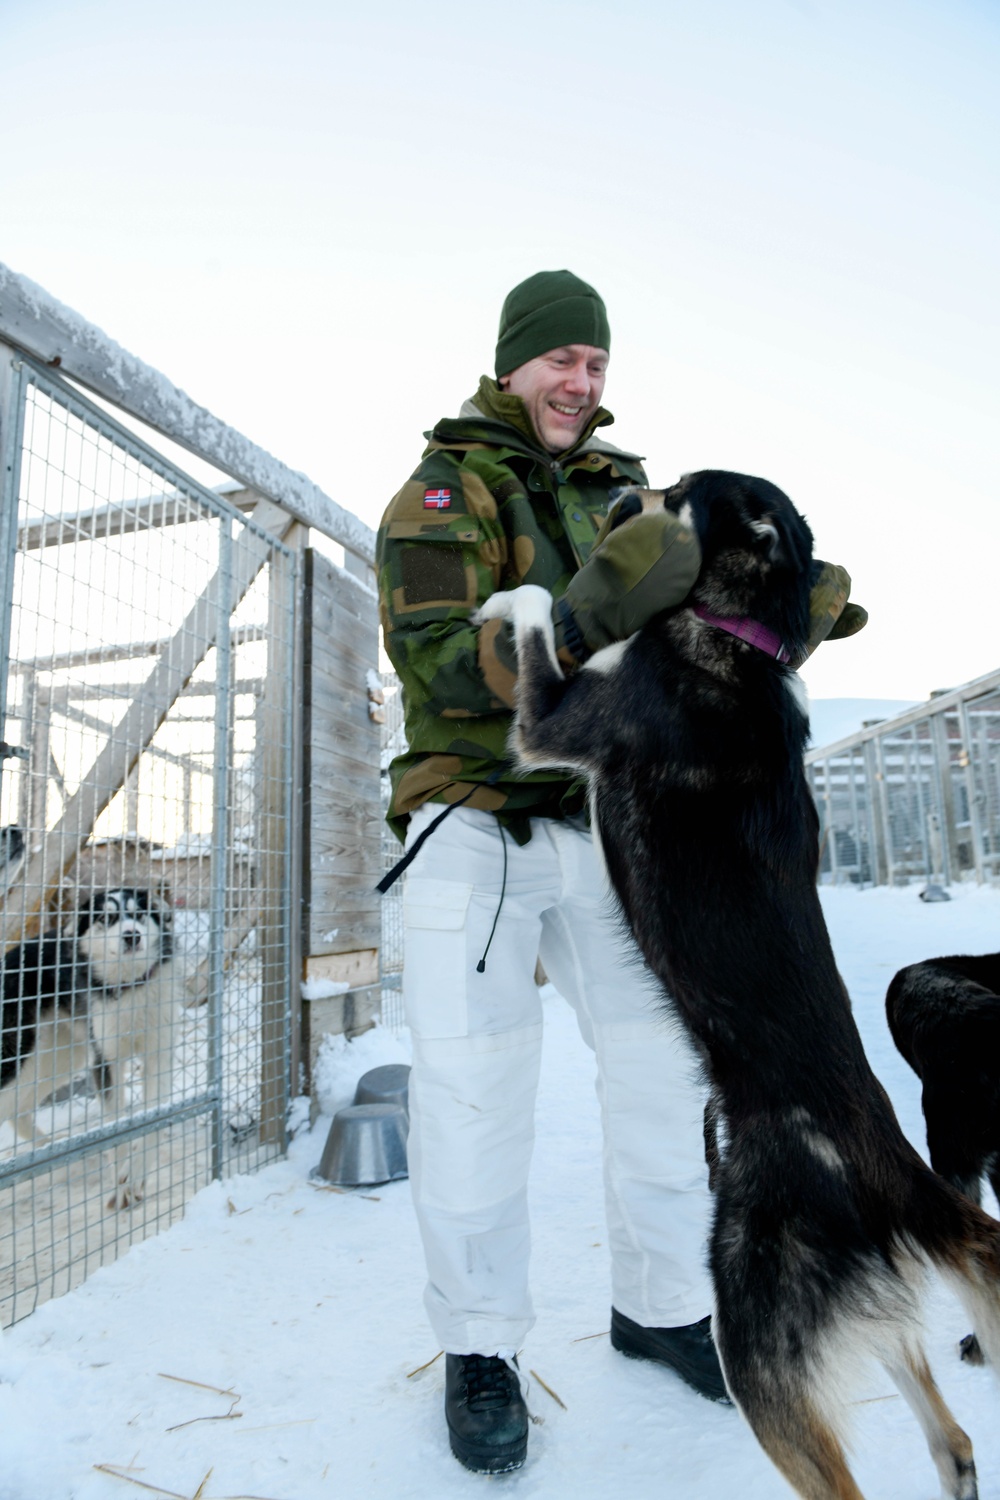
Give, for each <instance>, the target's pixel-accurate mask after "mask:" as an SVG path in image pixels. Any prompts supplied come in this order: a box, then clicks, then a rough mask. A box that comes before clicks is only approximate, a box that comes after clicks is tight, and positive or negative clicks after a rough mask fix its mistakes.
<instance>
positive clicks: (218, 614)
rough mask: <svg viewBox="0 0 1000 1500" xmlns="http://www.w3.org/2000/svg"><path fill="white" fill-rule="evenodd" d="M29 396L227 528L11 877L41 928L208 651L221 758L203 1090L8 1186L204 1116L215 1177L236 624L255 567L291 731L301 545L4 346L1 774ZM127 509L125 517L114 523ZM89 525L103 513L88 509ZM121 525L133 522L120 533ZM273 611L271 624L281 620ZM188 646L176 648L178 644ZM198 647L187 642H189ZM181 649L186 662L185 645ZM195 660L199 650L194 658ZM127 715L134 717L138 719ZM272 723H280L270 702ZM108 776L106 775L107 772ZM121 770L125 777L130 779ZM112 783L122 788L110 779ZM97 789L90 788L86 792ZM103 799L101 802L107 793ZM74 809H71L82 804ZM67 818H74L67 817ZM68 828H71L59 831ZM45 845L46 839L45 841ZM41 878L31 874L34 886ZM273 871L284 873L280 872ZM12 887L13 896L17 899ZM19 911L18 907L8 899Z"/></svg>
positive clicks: (277, 1021)
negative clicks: (69, 872) (78, 777)
mask: <svg viewBox="0 0 1000 1500" xmlns="http://www.w3.org/2000/svg"><path fill="white" fill-rule="evenodd" d="M32 388H35V389H37V390H38V391H40V392H41V393H43V394H44V395H45V396H46V397H47V398H48V400H49V401H51V402H53V403H55V404H56V405H57V406H59V407H61V408H63V409H64V411H65V412H66V413H68V414H69V415H70V416H72V417H75V418H76V419H77V420H78V421H79V422H80V423H81V424H83V426H84V427H85V428H87V429H90V430H92V431H94V432H96V433H97V434H98V435H99V436H100V437H102V438H104V439H105V440H106V441H107V442H109V443H111V444H113V445H114V448H115V449H117V450H122V451H123V452H124V453H125V454H127V455H128V456H129V457H131V458H133V459H134V460H136V461H137V462H138V463H140V464H142V465H143V466H144V467H145V468H146V469H148V470H150V471H152V472H153V473H154V474H156V475H157V476H158V477H162V478H163V480H164V481H165V482H166V484H167V485H168V486H169V487H170V488H171V489H172V490H173V491H175V492H178V493H179V494H180V495H181V496H182V497H183V498H184V499H185V500H186V501H188V502H189V503H191V504H192V505H193V506H194V507H197V508H198V512H199V513H200V514H201V515H202V516H204V517H205V518H210V517H212V518H215V519H217V520H218V521H219V522H220V525H219V528H218V535H219V555H218V561H217V567H216V568H215V571H214V574H213V575H212V579H211V582H210V584H209V586H208V588H207V589H206V590H205V591H204V592H203V593H202V595H201V597H200V599H199V600H198V601H197V603H196V605H195V607H194V609H193V610H191V611H190V612H189V614H188V616H187V617H186V618H185V622H184V623H183V624H182V625H181V627H180V629H179V630H178V632H177V634H176V635H175V637H174V638H173V640H172V641H171V642H170V643H169V645H168V646H167V648H166V649H165V651H164V652H162V653H161V655H160V657H159V658H158V660H157V662H156V664H155V665H154V667H153V669H152V671H151V672H150V674H149V677H148V679H147V682H146V684H145V686H146V687H147V688H148V687H149V686H150V685H151V684H154V685H155V689H156V691H154V692H153V693H151V694H150V695H149V696H150V698H151V699H152V702H151V703H150V702H149V701H146V702H143V698H144V697H145V695H144V694H140V695H138V696H137V697H136V698H134V699H133V700H132V703H131V705H130V707H129V709H128V710H127V711H126V714H125V717H124V719H123V720H122V725H124V724H129V728H128V729H126V730H124V731H123V730H122V727H121V725H118V726H116V727H115V728H114V729H113V730H112V731H111V732H110V734H109V737H108V741H107V743H106V744H105V746H104V748H103V749H102V750H101V751H100V752H99V753H98V756H97V760H96V761H95V762H94V763H93V765H92V766H91V767H90V769H89V771H86V772H85V774H84V780H83V783H82V784H81V786H80V787H79V788H78V790H77V792H76V793H74V794H73V796H72V797H71V798H70V800H69V802H68V803H67V804H66V805H65V806H64V808H63V810H62V813H61V815H60V818H59V820H58V822H57V824H56V825H55V827H54V829H52V830H49V833H50V834H51V835H52V844H53V846H54V847H55V850H56V853H55V856H53V855H51V854H49V855H47V854H46V852H45V851H44V850H43V852H42V854H41V855H36V856H34V857H31V856H30V855H29V856H28V857H26V858H25V861H24V864H23V866H22V868H21V870H20V872H19V874H18V876H17V877H15V881H14V882H13V884H12V886H11V891H16V890H17V888H18V887H20V888H21V889H22V890H23V889H28V890H32V889H37V892H38V897H37V902H38V910H39V913H40V918H41V920H44V914H45V910H46V904H47V897H48V895H49V893H50V891H51V890H52V888H53V887H54V885H55V884H57V883H58V880H59V878H60V877H61V875H62V873H63V871H64V870H65V869H66V868H67V867H68V865H69V864H70V863H71V862H72V860H73V859H75V857H76V855H77V853H78V851H79V849H80V847H82V843H83V841H84V840H85V839H86V837H87V836H88V835H89V833H90V831H91V829H92V827H93V824H94V821H95V819H96V817H97V816H99V815H100V813H101V811H102V810H103V808H104V807H105V806H107V804H108V802H110V800H111V798H112V796H113V795H114V790H110V791H109V788H110V787H120V786H121V785H123V784H124V781H125V779H126V777H127V775H128V773H129V771H130V770H131V768H132V766H133V765H134V764H135V763H137V762H138V760H139V758H140V756H141V755H142V753H143V751H144V749H145V748H146V746H147V745H148V744H149V741H150V740H151V739H152V736H153V734H154V733H155V732H156V730H157V728H158V727H159V724H160V723H162V721H163V719H164V718H165V717H166V715H167V714H168V712H169V710H170V708H171V707H172V705H173V703H174V702H176V699H177V695H178V693H179V692H180V690H181V689H182V687H183V686H184V683H185V682H186V681H187V678H188V677H189V676H190V672H191V671H193V670H194V668H195V667H196V666H197V664H198V662H199V661H200V660H202V659H203V658H204V656H205V655H206V654H207V653H208V651H210V650H211V649H212V648H213V647H214V648H215V650H216V653H217V655H216V692H215V710H214V748H215V756H214V764H213V768H212V777H213V788H214V792H213V817H212V833H211V858H210V870H211V875H210V882H211V896H210V909H209V939H208V962H207V968H208V1006H209V1010H208V1014H209V1018H210V1019H209V1026H208V1036H209V1043H208V1046H209V1063H208V1072H207V1081H206V1087H205V1088H204V1090H203V1091H202V1092H200V1093H198V1094H197V1095H196V1096H194V1097H187V1098H185V1099H183V1100H182V1101H180V1102H178V1103H168V1104H165V1105H161V1106H159V1107H157V1108H153V1109H149V1110H144V1111H143V1112H142V1114H141V1116H139V1117H138V1118H133V1119H129V1118H119V1119H117V1120H112V1121H109V1122H107V1123H104V1122H102V1123H101V1124H100V1125H98V1126H96V1127H91V1128H87V1129H84V1130H80V1131H78V1132H76V1133H74V1134H71V1135H70V1136H68V1137H66V1138H60V1139H56V1140H54V1141H52V1142H50V1143H47V1144H44V1145H39V1146H35V1147H33V1149H30V1150H27V1151H18V1152H16V1153H15V1155H14V1157H13V1158H12V1159H11V1160H9V1161H2V1162H0V1185H13V1184H15V1183H17V1182H21V1181H28V1180H30V1179H33V1178H35V1177H37V1176H38V1175H39V1174H41V1173H44V1172H48V1171H50V1170H51V1169H52V1168H53V1167H54V1166H56V1165H66V1164H69V1163H72V1162H74V1161H76V1160H78V1159H80V1158H82V1157H85V1156H89V1155H92V1154H96V1153H99V1152H101V1151H103V1150H105V1149H106V1148H107V1147H108V1146H109V1145H112V1144H114V1145H116V1146H118V1145H123V1144H125V1143H128V1142H131V1141H134V1140H137V1139H138V1138H140V1137H143V1136H153V1135H154V1134H156V1133H158V1132H160V1131H161V1130H163V1129H164V1128H166V1127H167V1126H173V1125H177V1124H180V1123H182V1122H184V1121H188V1120H193V1119H196V1118H205V1117H207V1118H208V1120H209V1122H210V1138H211V1146H210V1159H211V1173H212V1176H213V1177H215V1178H218V1177H220V1176H221V1175H222V1174H223V1171H224V1169H225V1166H226V1150H225V1140H224V1119H223V1053H222V1019H223V1011H222V1007H223V986H224V969H225V956H226V955H225V904H226V894H227V847H228V843H229V839H228V832H229V830H228V813H229V810H228V805H227V795H226V793H227V786H226V769H227V759H228V736H229V732H230V717H231V710H232V696H233V694H232V682H231V671H230V665H231V661H230V657H231V651H232V645H231V630H230V620H231V616H232V614H233V612H234V610H235V609H236V607H237V606H238V604H239V602H240V600H241V599H242V597H243V595H244V594H245V592H246V591H247V589H248V588H249V586H250V584H251V583H252V582H253V580H254V578H255V577H256V576H257V574H258V573H259V571H260V568H261V567H263V566H265V565H267V566H268V567H269V570H270V576H269V608H270V609H271V611H274V610H275V609H276V608H281V609H284V611H285V612H286V618H287V619H288V620H290V622H291V623H290V625H289V627H288V629H287V633H286V634H285V637H284V640H283V643H281V649H280V652H279V656H280V659H278V660H274V661H273V662H272V661H271V660H270V653H271V652H272V651H274V650H275V649H277V645H278V643H277V642H276V639H275V637H274V636H269V639H268V651H269V661H268V674H267V676H268V681H273V682H275V683H278V684H281V685H283V687H284V698H285V701H284V702H283V704H282V705H281V707H280V710H279V714H280V718H281V719H282V720H283V722H284V723H285V724H291V723H292V722H293V720H294V714H293V712H292V695H293V689H294V682H295V653H296V639H297V630H298V613H299V592H300V589H299V584H300V578H299V573H300V563H299V555H298V553H297V551H295V550H293V549H292V548H290V547H288V546H286V545H285V543H284V542H283V541H282V539H281V534H280V532H279V531H272V530H269V529H268V527H267V525H265V524H259V522H258V520H257V519H256V517H257V516H258V515H261V516H262V518H263V519H265V520H270V521H273V522H275V523H276V524H277V525H278V526H279V527H280V528H283V529H284V530H287V529H288V526H289V525H291V524H293V518H292V517H291V516H289V515H288V514H287V513H286V512H284V511H283V510H282V509H281V508H280V507H279V506H278V505H276V504H275V503H274V502H271V501H268V500H265V499H261V501H260V504H259V505H258V507H257V509H256V510H255V511H254V513H253V515H251V516H249V517H248V516H246V515H244V514H243V513H242V512H241V511H240V510H239V509H237V508H236V507H235V506H233V505H231V504H230V503H229V502H228V501H227V500H226V499H225V498H223V497H222V496H220V495H218V494H215V493H213V492H212V491H211V490H208V489H206V488H205V487H204V486H202V485H200V484H199V483H198V482H197V481H196V480H194V479H192V478H191V477H190V476H188V475H187V474H185V473H184V472H183V471H182V470H180V469H179V468H178V467H177V466H176V464H174V463H173V462H172V461H170V460H167V459H166V458H164V457H163V456H162V455H161V454H159V453H157V452H156V450H155V448H153V447H151V446H150V445H149V444H147V443H145V442H143V441H142V440H141V439H140V438H138V437H137V436H135V434H133V433H131V432H129V431H128V430H126V429H125V428H124V427H123V426H121V425H120V424H119V423H117V422H116V421H114V419H113V418H111V417H109V416H108V415H107V414H106V413H105V412H103V411H101V410H100V409H99V408H98V407H97V406H96V405H94V404H93V403H92V402H91V401H89V400H87V398H86V397H85V396H83V395H81V393H80V392H79V391H78V390H76V389H75V388H74V387H72V386H70V385H68V384H67V383H66V382H65V381H64V380H62V379H61V378H60V377H59V376H57V375H54V374H53V373H52V372H51V371H50V370H47V369H45V367H44V366H42V365H41V364H39V363H38V362H37V361H36V360H34V359H32V358H30V357H29V356H27V355H25V354H23V353H20V352H19V351H16V350H14V349H11V348H9V347H8V346H7V345H6V344H5V343H3V342H0V757H2V758H0V774H2V770H3V766H4V765H5V763H6V759H7V758H8V757H10V756H14V755H24V754H25V753H26V752H25V750H24V748H23V747H10V746H8V744H7V741H6V736H5V733H4V729H5V725H6V710H7V687H8V674H9V668H10V633H11V618H12V611H13V607H14V576H15V574H14V565H15V558H16V554H17V550H18V536H19V515H18V512H19V504H20V478H21V462H22V451H23V442H24V425H25V410H26V405H27V400H28V395H29V391H30V390H31V389H32ZM120 515H121V512H119V518H120ZM92 521H93V525H94V527H95V530H94V535H97V534H99V533H98V532H97V531H96V527H97V525H98V524H99V522H98V513H97V512H96V511H95V512H94V513H92ZM126 529H127V527H126ZM195 616H197V619H198V623H199V625H200V627H201V630H200V635H199V634H197V633H192V632H190V631H187V632H186V626H187V625H188V623H189V622H190V621H191V620H192V619H193V618H194V617H195ZM273 618H274V617H273V615H272V619H273ZM178 642H179V643H180V647H178V648H177V649H174V648H175V647H177V643H178ZM192 642H193V645H192ZM185 646H186V647H187V655H186V656H185V655H184V652H183V651H182V650H181V649H180V648H181V647H185ZM195 653H197V655H195ZM130 716H131V719H130ZM271 722H272V727H273V725H274V722H275V716H274V712H273V707H272V718H271ZM274 749H275V747H274V745H273V744H271V745H269V744H268V742H267V739H266V738H265V739H264V741H263V743H262V745H261V746H260V752H261V754H262V755H268V754H272V755H273V754H274ZM101 768H104V769H103V770H102V769H101ZM122 773H123V774H122ZM116 777H117V780H116ZM88 782H89V783H90V787H89V790H88V791H87V794H86V795H84V791H85V788H87V784H88ZM274 784H275V785H280V786H281V788H282V793H281V797H280V805H278V806H274V805H272V806H270V807H269V808H268V810H267V814H266V816H267V817H269V818H270V819H271V823H270V828H271V831H272V832H274V831H275V830H276V829H280V838H276V839H274V841H273V843H272V842H271V841H268V842H267V844H266V847H267V848H268V849H269V850H271V851H272V853H271V856H270V857H271V859H272V863H274V862H275V861H276V863H277V864H278V865H280V867H281V868H280V870H276V869H273V868H272V870H271V877H272V880H271V882H269V886H268V888H269V889H271V890H273V891H276V892H280V893H281V900H280V909H279V910H278V911H277V913H276V914H275V913H274V912H273V911H272V914H271V916H270V918H267V917H264V916H262V921H263V922H264V923H265V924H266V925H267V928H268V932H267V938H268V941H267V944H266V946H265V947H264V953H265V955H266V956H265V959H264V963H263V975H262V988H261V995H262V1000H261V1004H262V1010H263V1014H262V1017H261V1032H262V1035H261V1048H262V1054H261V1063H262V1065H261V1075H262V1077H261V1112H260V1120H261V1130H260V1138H259V1139H260V1144H261V1145H262V1146H265V1145H269V1146H271V1147H272V1148H273V1154H277V1153H280V1152H281V1151H283V1150H284V1149H285V1146H286V1136H285V1116H286V1110H287V1104H288V1101H289V1097H290V1092H291V1088H290V1084H291V1066H290V1062H291V1056H290V1051H291V1048H290V1041H291V1015H292V1012H291V1000H292V995H291V991H292V969H293V962H292V953H293V929H292V890H293V887H294V884H295V882H294V880H293V879H292V878H291V872H292V871H293V795H294V787H293V776H292V767H291V765H290V764H288V765H285V767H284V770H283V773H282V774H281V775H280V777H279V778H278V780H277V781H276V782H275V783H274ZM102 797H103V801H102V800H101V798H102ZM74 804H75V805H74ZM71 811H72V813H73V817H68V814H69V813H70V812H71ZM64 825H67V826H64ZM46 842H47V843H48V839H47V840H46ZM32 877H34V879H33V878H32ZM275 877H277V878H275ZM9 894H10V893H8V895H9ZM13 904H14V905H15V906H16V904H17V903H13ZM14 916H16V918H17V922H18V926H19V927H20V926H22V925H23V920H24V918H23V912H22V911H21V910H18V911H17V912H16V913H14V914H13V916H12V913H11V910H10V903H8V904H7V907H6V911H5V913H4V915H3V918H2V923H3V928H4V934H3V935H4V938H5V947H6V946H8V945H9V943H10V942H11V941H12V940H13V931H12V929H13V927H14V920H13V917H14ZM268 1052H269V1055H270V1058H271V1059H272V1061H273V1063H274V1064H275V1065H276V1066H274V1067H273V1068H272V1072H273V1074H274V1078H273V1079H272V1080H271V1085H270V1090H269V1092H270V1095H271V1097H269V1098H268V1097H265V1095H266V1094H267V1092H268V1089H267V1088H266V1087H265V1079H266V1078H267V1077H268V1071H267V1068H266V1067H265V1065H264V1058H265V1057H266V1056H268Z"/></svg>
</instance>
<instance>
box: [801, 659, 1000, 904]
mask: <svg viewBox="0 0 1000 1500" xmlns="http://www.w3.org/2000/svg"><path fill="white" fill-rule="evenodd" d="M806 767H807V773H808V776H809V780H810V784H811V786H812V791H813V796H814V797H815V799H816V804H817V807H818V808H819V812H820V817H821V820H822V828H823V844H822V863H821V867H820V878H821V879H822V880H824V881H828V882H832V883H839V882H844V881H850V882H853V883H855V884H859V885H869V884H872V885H905V884H907V883H908V882H909V881H911V880H921V881H934V882H939V883H941V884H948V883H950V882H952V881H958V880H964V879H974V880H977V881H979V882H986V881H991V882H992V881H997V880H998V879H1000V672H993V673H990V674H989V675H988V676H986V677H982V678H979V679H978V680H977V681H975V682H972V683H969V684H968V685H967V686H965V687H962V688H957V689H955V690H954V691H953V692H949V693H942V694H939V695H938V696H937V697H936V698H932V699H931V700H930V702H929V703H927V704H923V705H921V706H920V707H919V708H915V709H910V710H908V711H907V712H906V713H905V714H900V715H899V716H898V717H897V718H895V719H891V720H886V721H885V722H883V723H879V724H873V725H870V726H869V727H868V728H866V729H864V730H862V731H860V732H859V733H858V734H855V735H852V736H850V737H849V738H847V739H844V740H840V741H838V742H837V743H836V744H834V745H830V746H827V747H825V748H823V749H817V750H813V751H810V753H809V754H808V755H807V756H806Z"/></svg>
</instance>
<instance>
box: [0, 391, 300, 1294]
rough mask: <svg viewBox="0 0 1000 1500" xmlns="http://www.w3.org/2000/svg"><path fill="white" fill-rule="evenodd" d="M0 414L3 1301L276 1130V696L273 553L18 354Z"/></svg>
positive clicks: (283, 752)
mask: <svg viewBox="0 0 1000 1500" xmlns="http://www.w3.org/2000/svg"><path fill="white" fill-rule="evenodd" d="M15 410H16V412H18V413H20V417H21V422H20V430H19V431H18V433H17V442H16V445H15V449H14V452H13V464H12V473H13V481H12V488H11V490H10V492H9V494H8V506H7V518H6V531H5V535H6V537H7V551H6V553H5V555H4V557H3V559H2V564H3V566H5V568H6V572H5V575H3V576H5V577H6V581H7V588H6V599H5V600H4V601H2V602H3V603H4V604H5V606H6V607H5V608H4V610H3V618H4V622H5V632H6V634H5V641H6V670H5V671H3V672H2V673H0V677H2V679H3V681H4V684H5V692H6V698H5V710H6V713H5V726H4V735H3V741H4V757H5V758H4V761H3V778H2V786H0V821H2V823H3V824H4V825H5V826H4V830H3V834H2V838H0V896H2V912H0V919H2V922H3V926H4V934H3V935H4V948H3V960H2V966H3V967H2V978H3V989H4V1004H3V1037H2V1041H3V1076H2V1086H0V1316H2V1319H3V1321H11V1320H13V1319H15V1318H18V1317H21V1316H23V1315H24V1314H25V1313H27V1312H29V1311H30V1310H31V1309H32V1307H33V1306H34V1305H36V1303H37V1302H38V1301H40V1300H43V1299H44V1298H46V1297H48V1296H51V1295H53V1294H55V1293H57V1292H60V1291H63V1290H65V1289H67V1288H68V1287H69V1286H72V1285H74V1284H76V1283H77V1282H79V1281H80V1280H81V1279H82V1278H83V1276H84V1275H86V1274H87V1273H88V1272H89V1271H90V1270H91V1269H93V1267H94V1266H95V1265H99V1264H102V1263H104V1262H105V1261H107V1260H109V1259H111V1258H113V1257H114V1255H115V1254H117V1253H118V1252H119V1251H120V1249H121V1248H123V1247H124V1246H125V1245H127V1244H129V1243H130V1242H132V1241H133V1240H136V1239H141V1238H144V1237H145V1236H146V1235H147V1234H149V1233H151V1232H153V1231H154V1230H156V1229H158V1228H160V1227H162V1226H164V1225H166V1224H168V1223H169V1222H171V1221H172V1220H173V1219H175V1218H176V1217H177V1216H178V1215H179V1214H180V1212H181V1211H182V1209H183V1206H184V1203H185V1201H186V1200H187V1199H188V1198H190V1196H191V1195H192V1194H193V1193H194V1192H195V1191H197V1189H198V1188H200V1187H201V1186H202V1185H203V1184H204V1183H205V1182H207V1181H209V1180H211V1178H212V1177H214V1176H218V1175H219V1174H220V1173H223V1172H230V1171H234V1170H246V1169H248V1168H251V1167H254V1166H256V1165H259V1164H260V1163H262V1162H263V1161H265V1160H268V1159H270V1158H271V1157H273V1156H275V1155H277V1154H278V1153H280V1152H281V1151H282V1150H283V1148H284V1117H285V1110H286V1104H287V1096H288V1075H289V1066H288V1049H289V982H288V981H289V915H290V914H289V900H288V890H289V878H288V876H289V867H290V856H289V830H290V822H291V819H290V793H291V781H290V767H291V764H292V746H291V743H290V736H291V725H292V723H293V718H294V716H293V713H292V704H291V694H292V684H293V672H292V650H293V640H294V625H295V618H294V607H295V589H294V578H295V573H294V568H295V559H294V556H293V554H292V553H290V552H289V551H288V549H287V548H285V547H284V546H283V545H282V544H281V542H280V541H279V540H277V539H276V538H275V537H274V536H273V535H270V534H268V532H267V531H266V530H265V529H263V528H262V527H260V526H258V525H256V524H255V523H254V522H253V520H252V519H247V518H246V517H244V516H243V515H242V514H241V513H240V512H239V511H237V510H235V509H233V508H232V507H231V506H229V505H228V504H226V502H225V501H223V500H220V499H219V498H218V497H217V496H215V495H213V494H212V493H211V492H210V491H207V490H204V489H202V488H201V487H200V486H199V485H197V484H196V483H195V482H194V481H192V480H190V479H188V478H187V477H186V476H184V475H183V474H182V473H181V472H180V471H178V470H177V469H176V468H174V467H173V466H172V465H170V464H168V463H166V462H165V461H164V460H162V459H161V458H160V457H159V456H158V455H157V454H156V453H155V452H153V451H152V450H151V449H149V448H148V447H146V446H145V445H144V444H142V443H140V442H138V441H137V440H136V439H134V438H133V437H131V436H130V435H129V434H127V433H126V432H125V431H124V430H123V429H121V428H119V427H118V426H117V425H116V424H115V423H114V422H112V421H110V420H109V419H108V418H107V417H105V416H104V415H103V414H102V413H101V412H99V411H98V410H97V409H96V408H94V407H93V406H92V405H90V404H89V403H88V402H87V401H85V400H84V399H82V398H81V397H79V396H78V395H77V394H76V393H75V392H74V391H73V390H72V389H71V388H70V387H68V386H66V385H65V384H63V383H62V382H60V381H58V380H55V379H53V378H52V377H50V376H49V375H48V374H46V373H45V372H43V371H41V370H40V369H37V368H35V367H34V366H32V365H30V364H29V363H27V362H24V363H23V364H22V365H21V367H20V391H19V393H18V402H17V406H16V408H15ZM5 431H6V441H7V445H8V451H9V450H10V434H11V423H10V421H9V420H8V422H7V425H6V429H5ZM12 517H13V518H14V521H13V522H12ZM15 523H16V524H15ZM0 665H2V664H0Z"/></svg>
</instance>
